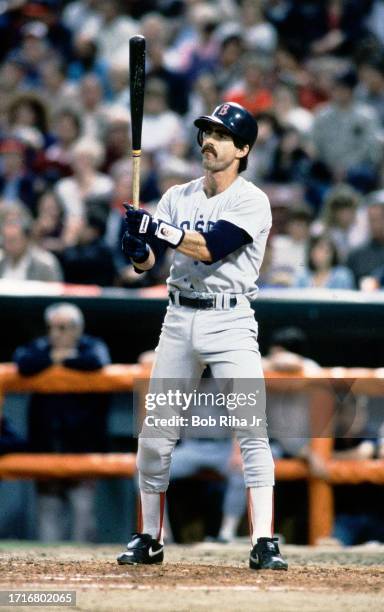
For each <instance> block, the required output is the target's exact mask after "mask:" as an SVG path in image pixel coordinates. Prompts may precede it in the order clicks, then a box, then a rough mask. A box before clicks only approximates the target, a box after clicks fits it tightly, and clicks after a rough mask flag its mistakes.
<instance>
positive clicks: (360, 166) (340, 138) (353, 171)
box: [312, 71, 383, 193]
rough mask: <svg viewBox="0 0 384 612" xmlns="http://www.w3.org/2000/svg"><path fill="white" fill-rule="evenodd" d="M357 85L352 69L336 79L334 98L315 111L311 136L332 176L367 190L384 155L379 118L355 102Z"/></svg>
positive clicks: (372, 185)
mask: <svg viewBox="0 0 384 612" xmlns="http://www.w3.org/2000/svg"><path fill="white" fill-rule="evenodd" d="M355 85H356V75H355V74H354V73H352V72H350V71H349V72H345V73H343V74H341V75H338V76H337V78H335V80H334V86H333V90H332V101H331V103H330V104H328V105H326V106H325V107H324V108H323V109H320V110H319V111H318V112H317V113H316V115H315V121H314V125H313V132H312V137H313V144H314V146H315V151H316V157H317V159H318V160H319V161H320V162H322V163H323V164H325V166H326V168H327V169H328V171H329V172H330V173H331V175H332V177H333V179H334V180H336V181H346V182H348V183H350V184H351V185H353V186H354V187H356V189H358V190H359V191H362V192H363V193H366V192H367V191H369V190H372V189H373V188H375V186H376V182H377V179H378V167H379V164H380V163H381V161H382V157H383V156H382V148H381V146H380V142H379V138H378V136H379V132H380V129H379V124H378V120H377V117H376V115H375V113H374V111H373V110H372V109H369V108H367V107H365V106H362V105H360V104H358V103H356V102H355V101H354V97H353V92H354V87H355ZM336 134H337V138H336V137H335V135H336Z"/></svg>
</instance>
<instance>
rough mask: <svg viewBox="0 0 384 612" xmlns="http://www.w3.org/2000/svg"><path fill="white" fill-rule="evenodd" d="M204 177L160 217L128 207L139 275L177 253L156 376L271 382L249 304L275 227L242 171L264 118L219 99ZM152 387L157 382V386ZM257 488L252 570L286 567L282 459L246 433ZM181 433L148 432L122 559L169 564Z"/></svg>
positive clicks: (165, 201)
mask: <svg viewBox="0 0 384 612" xmlns="http://www.w3.org/2000/svg"><path fill="white" fill-rule="evenodd" d="M194 124H195V126H196V127H197V129H198V132H197V140H198V143H199V145H200V146H201V153H202V160H203V168H204V176H203V177H201V178H199V179H196V180H193V181H191V182H189V183H186V184H184V185H176V186H174V187H171V188H170V189H169V190H168V191H167V192H166V193H165V194H164V195H163V197H162V198H161V200H160V202H159V204H158V207H157V210H156V214H155V216H154V217H152V216H151V215H150V214H149V213H148V212H146V211H145V210H142V209H138V210H134V209H133V207H127V212H126V223H127V227H128V229H127V232H126V233H125V235H124V238H123V245H122V247H123V250H124V252H125V253H126V254H127V255H128V256H130V257H131V258H132V261H133V264H134V266H135V269H136V270H137V271H138V272H139V271H141V270H147V269H149V268H150V267H151V266H153V264H154V262H155V260H156V254H158V253H159V251H161V250H162V249H165V248H167V247H171V248H172V249H174V250H175V254H174V260H173V265H172V267H171V270H170V276H169V278H168V280H167V286H168V291H169V299H170V302H169V306H168V309H167V313H166V316H165V319H164V323H163V327H162V332H161V335H160V340H159V344H158V347H157V350H156V359H155V363H154V366H153V370H152V374H151V383H150V385H151V384H152V381H156V380H160V379H163V380H164V379H170V378H176V379H179V380H185V379H189V380H198V379H199V377H200V376H201V373H202V371H203V370H204V368H205V366H207V365H209V367H210V369H211V372H212V375H213V377H214V378H217V379H233V380H239V379H254V380H255V379H262V378H263V371H262V366H261V357H260V353H259V348H258V343H257V333H258V327H257V323H256V321H255V317H254V312H253V310H252V308H251V306H250V302H251V301H252V300H253V299H254V298H255V297H256V295H257V285H256V281H257V278H258V274H259V270H260V266H261V263H262V260H263V256H264V250H265V245H266V241H267V238H268V234H269V231H270V228H271V222H272V217H271V208H270V204H269V200H268V197H267V196H266V194H265V193H263V191H261V190H260V189H259V188H257V187H256V186H255V185H253V184H252V183H250V182H248V181H246V180H245V179H243V178H242V177H241V176H240V173H241V172H242V171H243V170H245V168H246V167H247V156H248V153H249V151H250V149H251V148H252V146H253V145H254V143H255V141H256V138H257V131H258V128H257V123H256V121H255V120H254V118H253V117H252V115H251V114H250V113H249V112H248V111H247V110H246V109H244V108H243V107H242V106H240V105H238V104H235V103H233V102H228V103H224V104H221V105H219V106H218V107H217V108H215V110H214V111H213V113H212V115H204V116H201V117H199V118H198V119H196V120H195V122H194ZM150 388H151V387H150ZM236 433H237V435H238V439H239V443H240V447H241V452H242V457H243V464H244V478H245V484H246V487H247V490H248V501H249V517H250V526H251V539H252V549H251V552H250V560H249V564H250V567H251V568H252V569H276V570H286V569H287V568H288V564H287V563H286V561H285V560H284V559H283V558H282V556H281V554H280V551H279V547H278V542H277V538H273V537H272V536H273V531H272V529H273V526H272V522H273V485H274V463H273V459H272V454H271V450H270V446H269V440H268V438H267V437H266V434H265V435H264V436H263V437H259V436H260V434H258V435H257V433H255V434H253V433H252V434H250V435H248V436H244V435H242V436H239V431H236ZM175 443H176V439H174V438H172V439H171V438H170V437H169V438H167V437H166V436H165V435H164V431H161V430H160V429H159V435H158V437H154V436H152V437H143V435H142V434H141V435H140V437H139V446H138V456H137V467H138V473H139V486H140V496H141V512H142V530H141V532H140V533H135V534H133V536H132V539H131V541H130V542H129V543H128V545H127V550H126V551H125V552H123V553H122V554H120V555H119V556H118V559H117V560H118V563H120V564H136V563H161V562H162V561H163V555H164V552H163V549H164V546H163V538H162V520H163V511H164V501H165V492H166V490H167V487H168V481H169V469H170V462H171V454H172V451H173V448H174V446H175Z"/></svg>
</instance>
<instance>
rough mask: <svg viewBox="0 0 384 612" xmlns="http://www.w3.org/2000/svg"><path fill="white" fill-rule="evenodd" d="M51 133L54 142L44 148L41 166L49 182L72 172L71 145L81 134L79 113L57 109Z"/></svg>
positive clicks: (53, 181) (67, 109)
mask: <svg viewBox="0 0 384 612" xmlns="http://www.w3.org/2000/svg"><path fill="white" fill-rule="evenodd" d="M52 134H53V136H54V138H55V142H54V143H53V144H51V145H50V146H49V147H48V148H47V149H46V151H45V155H44V160H42V168H41V172H43V173H44V177H45V179H46V181H47V182H48V183H49V184H52V183H55V182H56V181H57V180H59V179H61V178H63V177H65V176H69V175H71V174H72V147H73V145H74V144H75V142H76V140H77V139H78V138H79V136H80V134H81V118H80V114H79V113H78V112H77V111H75V110H72V109H71V108H62V109H61V110H59V111H58V112H57V113H56V115H55V116H54V123H53V130H52Z"/></svg>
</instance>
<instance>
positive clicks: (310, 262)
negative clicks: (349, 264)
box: [294, 235, 355, 289]
mask: <svg viewBox="0 0 384 612" xmlns="http://www.w3.org/2000/svg"><path fill="white" fill-rule="evenodd" d="M294 286H295V287H300V288H308V287H312V288H327V289H354V287H355V283H354V278H353V274H352V272H351V271H350V270H349V269H348V268H346V267H345V266H340V265H339V259H338V255H337V250H336V247H335V245H334V243H333V241H332V239H331V238H330V237H329V236H326V235H320V236H314V237H312V238H311V239H310V241H309V244H308V258H307V265H306V267H305V268H303V269H302V270H301V271H300V272H299V273H298V275H297V277H296V279H295V283H294Z"/></svg>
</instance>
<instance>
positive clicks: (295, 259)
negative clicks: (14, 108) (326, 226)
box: [271, 208, 312, 287]
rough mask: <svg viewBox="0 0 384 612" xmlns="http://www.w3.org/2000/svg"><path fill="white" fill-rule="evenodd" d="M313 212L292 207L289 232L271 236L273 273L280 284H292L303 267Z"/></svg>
mask: <svg viewBox="0 0 384 612" xmlns="http://www.w3.org/2000/svg"><path fill="white" fill-rule="evenodd" d="M311 219H312V217H311V214H310V213H309V212H308V210H307V209H306V208H297V209H292V210H291V211H290V213H289V217H288V222H287V230H286V231H287V234H286V235H284V234H277V235H275V236H272V238H271V247H272V262H271V267H272V274H273V276H274V277H275V278H279V279H280V280H279V284H280V286H283V285H285V286H288V287H289V286H292V285H293V283H294V281H295V277H296V275H297V274H298V273H299V272H300V271H301V270H302V269H303V267H304V266H305V261H306V253H307V247H308V242H309V233H310V224H311Z"/></svg>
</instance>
